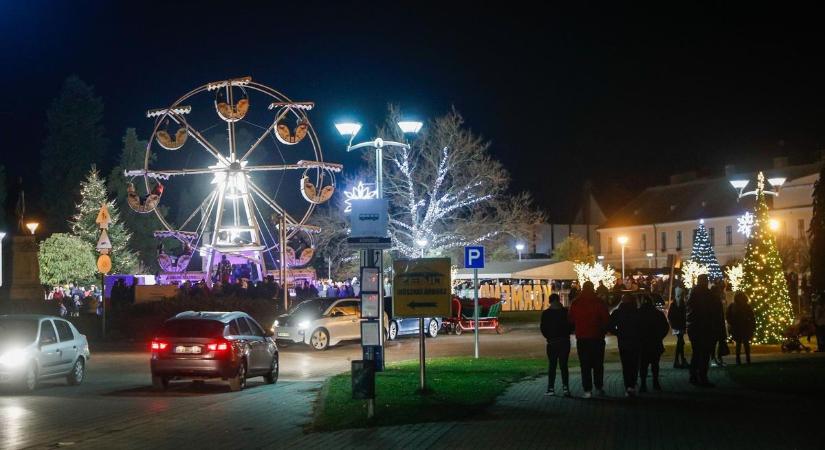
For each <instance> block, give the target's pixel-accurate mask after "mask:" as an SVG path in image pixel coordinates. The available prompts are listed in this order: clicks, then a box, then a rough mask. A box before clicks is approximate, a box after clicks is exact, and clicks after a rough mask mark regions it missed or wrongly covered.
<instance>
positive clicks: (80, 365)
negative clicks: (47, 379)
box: [66, 358, 86, 386]
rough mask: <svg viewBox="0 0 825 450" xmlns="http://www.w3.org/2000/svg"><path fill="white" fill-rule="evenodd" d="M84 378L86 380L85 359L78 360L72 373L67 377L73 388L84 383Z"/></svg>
mask: <svg viewBox="0 0 825 450" xmlns="http://www.w3.org/2000/svg"><path fill="white" fill-rule="evenodd" d="M84 378H86V363H85V361H83V358H77V361H75V363H74V366H72V371H71V372H69V373H68V374H67V375H66V381H67V382H68V383H69V384H70V385H72V386H77V385H78V384H80V383H82V382H83V379H84Z"/></svg>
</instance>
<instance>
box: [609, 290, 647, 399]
mask: <svg viewBox="0 0 825 450" xmlns="http://www.w3.org/2000/svg"><path fill="white" fill-rule="evenodd" d="M608 328H609V329H610V331H611V332H612V333H613V334H615V335H616V339H617V340H618V341H619V358H620V359H621V360H622V376H623V378H624V390H625V395H626V396H627V397H633V396H634V395H636V380H637V379H638V378H639V352H640V350H641V348H640V347H641V336H640V333H641V326H640V323H639V309H638V308H637V307H636V298H635V297H634V296H632V295H630V294H624V295H622V300H621V303H619V307H618V308H616V309H615V310H614V311H613V313H611V314H610V323H609V325H608Z"/></svg>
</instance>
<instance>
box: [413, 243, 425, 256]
mask: <svg viewBox="0 0 825 450" xmlns="http://www.w3.org/2000/svg"><path fill="white" fill-rule="evenodd" d="M415 245H417V246H418V247H419V248H420V249H421V257H422V258H423V257H424V247H426V246H427V240H426V239H416V240H415Z"/></svg>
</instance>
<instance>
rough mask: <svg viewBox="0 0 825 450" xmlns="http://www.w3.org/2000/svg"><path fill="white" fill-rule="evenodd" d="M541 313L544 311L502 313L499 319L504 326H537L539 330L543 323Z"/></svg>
mask: <svg viewBox="0 0 825 450" xmlns="http://www.w3.org/2000/svg"><path fill="white" fill-rule="evenodd" d="M541 313H542V311H502V312H501V315H500V316H499V319H500V321H501V324H502V325H504V326H507V325H516V324H518V325H522V324H536V328H538V326H539V323H540V322H541Z"/></svg>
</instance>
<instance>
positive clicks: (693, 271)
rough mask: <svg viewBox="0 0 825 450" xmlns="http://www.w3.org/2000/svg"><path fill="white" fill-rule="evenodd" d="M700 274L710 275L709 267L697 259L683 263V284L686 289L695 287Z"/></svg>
mask: <svg viewBox="0 0 825 450" xmlns="http://www.w3.org/2000/svg"><path fill="white" fill-rule="evenodd" d="M699 275H708V267H707V266H704V265H702V264H699V262H697V261H687V262H685V263H684V264H682V284H684V285H685V288H686V289H691V288H693V285H695V284H696V279H697V278H699Z"/></svg>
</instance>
